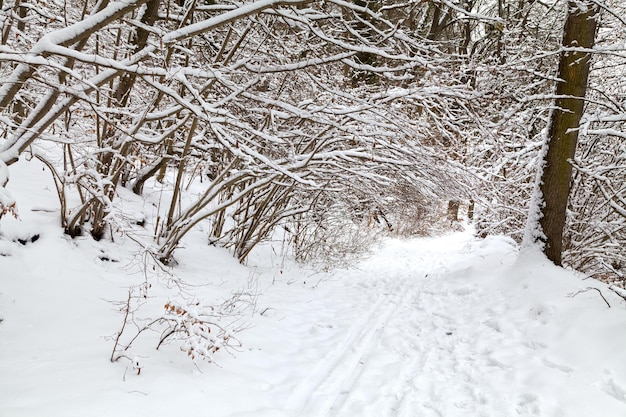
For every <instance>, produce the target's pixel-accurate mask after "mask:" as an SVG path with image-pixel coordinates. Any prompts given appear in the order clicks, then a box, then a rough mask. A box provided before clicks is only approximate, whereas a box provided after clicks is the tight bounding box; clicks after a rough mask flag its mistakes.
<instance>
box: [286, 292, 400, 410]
mask: <svg viewBox="0 0 626 417" xmlns="http://www.w3.org/2000/svg"><path fill="white" fill-rule="evenodd" d="M399 298H400V297H397V296H396V297H394V296H391V295H384V296H381V297H379V299H378V301H377V302H376V303H375V304H374V306H372V308H371V309H370V310H369V312H368V314H367V315H366V316H364V317H363V318H362V319H361V320H359V321H358V322H357V323H356V324H355V325H353V326H352V327H351V328H350V330H349V331H348V334H347V335H346V337H345V338H344V339H343V341H342V342H341V343H340V344H339V346H337V347H336V348H335V349H333V350H332V351H330V352H329V353H328V354H327V355H326V356H325V357H324V359H323V360H322V361H321V362H320V363H319V364H318V365H317V366H316V367H315V369H314V370H313V371H312V373H311V374H310V375H309V376H308V377H307V378H306V379H305V380H304V381H302V382H301V383H300V384H299V385H298V386H297V387H296V389H295V390H294V392H293V394H292V395H291V396H290V397H289V399H288V400H287V403H286V406H285V409H286V411H287V412H289V413H290V414H291V415H293V416H303V415H314V416H316V417H317V416H319V417H322V416H328V415H330V414H331V412H332V411H334V410H337V409H339V408H341V406H342V405H343V403H344V402H345V400H346V398H347V395H348V393H349V392H350V389H351V388H352V387H353V386H354V385H355V383H356V381H357V380H358V378H359V376H360V374H361V372H362V369H361V368H362V366H360V365H361V364H362V359H363V358H364V357H365V356H366V355H367V354H368V352H370V351H371V349H372V348H373V346H374V345H375V340H376V337H375V336H376V335H379V334H380V333H382V330H383V329H384V328H385V324H386V323H387V321H388V320H389V318H390V317H391V316H392V315H393V313H394V312H395V311H396V310H397V308H398V307H399V306H400V305H401V301H400V300H399ZM316 400H317V401H316Z"/></svg>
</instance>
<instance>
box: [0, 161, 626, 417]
mask: <svg viewBox="0 0 626 417" xmlns="http://www.w3.org/2000/svg"><path fill="white" fill-rule="evenodd" d="M32 164H35V162H31V163H26V162H25V161H20V162H19V163H18V164H16V165H13V166H11V174H12V176H11V178H12V180H11V182H10V183H9V185H8V186H9V188H10V189H11V191H12V193H13V194H14V195H15V198H16V200H17V202H18V208H19V213H20V219H19V220H15V219H12V218H11V217H10V216H6V217H5V218H3V219H2V222H0V232H1V233H2V236H1V238H0V254H1V255H2V256H0V319H1V320H2V321H0V416H2V417H19V416H25V417H26V416H28V417H32V416H46V417H56V416H59V417H61V416H62V417H72V416H77V417H78V416H80V417H85V416H90V417H97V416H116V417H124V416H129V417H131V416H132V417H138V416H150V417H158V416H168V415H200V416H217V417H219V416H233V417H235V416H236V417H269V416H280V417H286V416H292V417H298V416H316V417H317V416H344V417H345V416H359V417H386V416H406V417H421V416H424V417H430V416H440V417H441V416H443V417H455V416H459V417H473V416H484V417H508V416H542V417H543V416H545V417H547V416H550V417H552V416H554V417H558V416H563V417H565V416H581V417H589V416H602V417H613V416H614V417H619V416H626V349H625V348H624V346H626V331H625V330H626V303H625V302H624V300H623V299H622V298H620V297H619V296H617V295H616V294H615V293H614V292H612V291H611V290H610V289H609V288H608V287H607V286H605V285H603V284H601V283H598V282H596V281H593V280H590V279H586V280H585V279H584V277H583V276H581V275H579V274H575V273H573V272H569V271H565V270H563V269H560V268H557V267H555V266H552V265H551V264H550V263H549V262H548V261H546V260H545V259H544V258H542V257H541V256H538V255H536V254H533V255H529V256H526V257H524V258H522V259H518V248H517V246H516V245H515V244H514V242H512V241H511V240H509V239H507V238H506V237H488V238H486V239H483V240H479V239H476V238H474V237H472V234H471V231H468V232H463V233H455V234H451V235H448V236H443V237H437V238H422V239H408V240H397V239H395V240H394V239H389V240H386V241H384V243H383V244H382V245H381V246H380V247H376V248H374V249H373V250H372V253H371V254H370V255H369V256H368V257H367V259H365V260H363V261H361V262H359V263H358V264H356V265H355V266H354V267H353V268H350V269H342V270H334V271H330V272H325V273H316V272H315V271H314V270H313V269H310V268H307V267H303V266H298V265H296V264H295V263H294V262H292V261H290V260H289V258H288V257H285V256H282V255H281V254H280V246H279V245H275V247H272V246H271V245H265V246H263V247H261V248H259V249H258V250H256V251H255V252H254V253H253V254H252V256H251V258H250V260H249V261H248V264H247V265H246V266H242V265H240V264H238V263H237V262H236V261H235V260H234V259H233V258H232V257H231V256H230V254H229V253H228V252H227V251H226V250H223V249H219V248H215V247H210V246H207V245H206V236H204V235H203V234H202V233H200V232H198V233H196V234H191V235H190V236H189V238H188V239H187V240H186V242H185V246H186V247H185V248H183V249H181V250H179V252H177V254H176V256H177V259H178V261H179V264H178V265H177V266H176V267H174V269H173V270H172V272H173V273H174V274H175V276H176V279H177V281H173V280H172V279H169V278H168V277H167V275H166V274H163V273H157V272H158V270H157V271H152V270H151V269H150V270H149V271H147V272H146V273H145V274H144V273H142V272H141V268H140V266H141V263H142V262H140V261H141V260H142V258H141V256H140V252H139V251H138V249H137V247H136V246H134V243H133V242H132V241H131V240H130V239H127V238H124V237H123V236H116V240H115V243H112V242H110V241H104V240H103V241H100V242H95V241H93V240H92V239H90V238H88V237H79V238H75V239H70V238H69V237H67V236H64V235H63V234H62V231H61V230H60V227H59V226H58V213H57V212H55V211H54V210H55V207H56V201H55V198H56V195H55V192H54V189H53V186H52V185H51V181H50V179H49V178H48V176H47V173H46V172H43V171H41V168H40V167H39V166H37V169H33V165H32ZM125 204H131V203H128V202H126V203H125ZM133 204H139V203H137V202H135V203H133ZM149 209H150V207H142V206H140V205H138V206H137V207H136V212H137V213H142V212H143V213H146V212H147V211H149ZM35 234H38V235H39V239H37V240H36V241H35V242H30V241H29V239H31V238H32V236H33V235H35ZM17 239H20V240H22V241H26V244H25V245H23V244H21V243H19V241H17ZM14 240H15V241H14ZM101 258H105V259H109V260H108V261H107V260H101ZM113 261H116V262H113ZM146 274H147V275H146ZM146 276H148V280H149V282H150V283H151V286H150V288H149V289H148V290H147V292H146V299H145V303H146V304H145V305H144V307H142V309H140V310H138V311H137V314H138V315H141V314H145V315H150V314H153V315H154V316H153V317H154V318H156V317H157V316H158V314H159V313H158V311H159V308H161V309H162V306H163V305H164V304H165V303H166V302H167V301H169V300H170V298H171V297H172V294H173V293H174V291H173V290H174V289H175V288H177V286H181V288H183V290H184V292H185V294H187V296H188V297H192V298H194V299H198V300H203V302H205V303H209V304H210V303H219V302H220V300H223V299H225V298H228V297H229V296H230V294H232V293H233V292H234V291H243V292H248V293H252V294H257V297H256V298H254V300H253V301H251V302H250V308H249V310H247V312H246V313H245V314H244V316H242V317H239V318H238V320H239V322H240V323H242V324H245V326H246V327H247V328H246V329H245V330H243V331H242V332H240V333H238V334H237V337H238V339H239V340H240V342H241V343H242V347H241V348H240V349H238V351H236V352H233V354H232V355H231V354H229V353H227V352H221V351H220V352H218V353H217V354H216V355H215V360H216V362H217V365H216V364H211V363H207V362H206V361H205V362H203V361H201V360H199V361H198V362H197V363H194V362H192V361H191V360H190V359H189V358H188V357H187V356H186V355H185V354H184V353H183V352H181V351H180V349H179V347H178V346H177V345H176V343H171V344H169V345H166V346H163V347H161V348H160V349H159V350H156V349H155V346H156V343H155V341H156V340H158V334H157V335H151V334H150V333H148V334H146V335H145V336H146V337H145V338H144V339H141V340H138V341H137V346H134V347H133V349H134V350H133V351H132V353H131V352H129V354H132V355H133V360H136V361H138V362H139V364H140V366H141V372H140V373H139V374H137V372H136V370H134V369H133V364H132V363H131V362H130V361H127V360H120V361H118V362H115V363H111V362H110V361H109V357H110V355H111V349H112V348H113V341H112V340H111V337H112V336H114V335H115V333H116V332H117V331H118V330H119V329H120V325H121V322H122V315H121V313H120V312H119V306H118V305H116V304H115V302H119V301H123V300H125V298H126V296H127V293H128V287H129V286H140V285H141V283H143V282H144V281H145V280H146ZM588 287H594V288H597V289H598V290H599V291H600V292H601V293H602V294H603V295H604V297H605V298H606V300H607V301H608V302H609V303H610V305H611V308H609V307H607V305H606V303H605V302H604V300H603V299H602V298H601V296H600V293H599V292H598V291H596V290H590V291H586V292H580V293H578V292H579V291H581V290H586V289H587V288H588Z"/></svg>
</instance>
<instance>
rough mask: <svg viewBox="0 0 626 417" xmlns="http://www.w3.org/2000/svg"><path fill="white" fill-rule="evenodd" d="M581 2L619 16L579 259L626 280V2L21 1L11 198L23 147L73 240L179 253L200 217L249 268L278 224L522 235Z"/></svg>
mask: <svg viewBox="0 0 626 417" xmlns="http://www.w3.org/2000/svg"><path fill="white" fill-rule="evenodd" d="M568 5H569V7H570V8H580V10H583V11H584V10H586V9H588V8H596V9H597V11H598V13H599V17H598V19H597V20H598V30H597V34H596V39H595V47H594V50H593V61H592V71H591V75H590V77H589V86H588V89H587V100H586V101H585V109H584V115H582V120H581V122H580V131H579V138H578V139H579V141H578V148H577V152H576V156H575V158H574V159H573V160H571V164H572V165H573V167H574V173H573V178H572V190H571V195H570V199H569V202H568V206H567V219H566V222H567V224H566V227H565V232H564V238H563V242H564V248H563V263H564V264H565V265H567V266H569V267H571V268H574V269H576V270H579V271H583V272H585V273H587V274H589V275H591V276H594V277H597V278H600V279H603V280H606V281H616V282H621V281H622V280H623V278H624V269H623V268H624V267H626V259H625V256H626V255H625V254H624V252H623V250H621V248H622V247H623V244H624V243H625V239H626V234H625V231H624V220H625V216H626V194H625V193H626V189H625V188H624V185H623V181H622V178H623V175H624V158H625V155H626V153H625V148H624V144H623V138H624V135H625V133H624V132H623V129H622V127H623V122H624V120H625V119H626V111H625V107H624V84H625V83H624V80H623V66H624V62H625V58H626V54H625V51H624V48H625V44H624V42H625V39H624V35H623V33H624V30H625V29H626V27H625V23H626V22H625V21H624V20H623V18H622V17H623V16H625V15H626V13H625V10H624V8H625V7H626V6H624V4H623V2H621V1H595V0H594V1H581V0H577V1H569V2H567V1H563V0H558V1H552V0H550V1H543V0H542V1H539V0H514V1H513V0H497V1H496V0H463V1H454V0H432V1H406V2H405V1H385V0H381V1H361V0H354V1H343V0H337V1H333V0H330V1H295V0H287V1H275V0H274V1H271V0H262V1H253V2H243V3H240V2H220V3H216V2H213V1H196V0H191V1H178V2H168V1H160V0H137V1H122V2H109V1H107V0H102V1H98V2H93V1H84V2H75V1H50V2H46V1H16V2H4V3H0V6H1V7H2V16H1V19H2V20H1V22H2V23H1V32H2V33H1V38H2V39H1V47H0V61H1V63H2V64H1V71H2V76H1V77H2V85H1V86H0V108H2V117H1V118H0V129H1V131H0V135H1V137H2V139H0V180H1V181H0V183H2V185H4V188H2V189H0V190H1V192H0V208H1V209H2V210H1V212H2V214H3V215H10V214H13V215H17V213H18V212H19V202H17V205H15V203H16V202H15V201H14V199H13V198H12V197H11V194H10V188H11V185H10V184H11V183H10V182H7V181H8V178H9V171H10V168H7V166H9V167H10V166H11V164H13V163H14V162H16V161H17V160H18V158H19V157H20V156H22V155H23V156H25V157H26V158H38V159H40V160H41V161H43V162H44V163H45V164H46V166H47V167H48V169H49V171H50V175H52V176H53V178H54V181H55V184H56V188H57V192H58V197H59V208H60V219H59V225H60V227H62V228H63V229H64V230H65V231H66V233H68V234H69V235H71V236H77V235H81V234H91V235H92V236H93V237H94V239H97V240H99V239H102V238H106V239H114V238H115V235H116V234H124V235H131V236H133V237H134V238H135V239H136V240H137V242H138V243H140V244H141V245H142V246H143V248H144V250H145V251H146V253H149V254H150V255H151V256H152V257H154V259H155V261H157V262H160V263H164V264H172V263H173V262H175V252H176V248H177V247H178V246H179V245H180V244H181V239H183V237H184V236H185V235H186V234H187V233H188V232H189V231H190V230H191V229H193V228H194V227H196V226H198V224H200V223H203V224H208V225H209V226H206V227H207V234H208V242H209V243H211V244H216V245H221V246H225V247H228V248H230V249H231V250H232V252H233V254H234V256H235V257H236V258H237V259H239V260H240V261H242V262H243V261H244V260H245V259H246V257H247V255H248V254H249V253H250V251H251V250H252V249H253V248H254V246H255V245H257V244H258V243H259V242H262V241H264V240H266V239H269V238H272V239H276V238H280V239H283V240H284V243H285V245H288V246H289V248H291V249H292V250H293V253H294V254H295V256H296V257H297V258H298V259H299V260H302V261H313V260H320V259H324V260H335V261H340V260H341V259H342V258H343V256H344V255H345V253H347V252H353V251H355V250H358V249H359V248H360V247H362V246H363V245H364V244H365V242H366V241H367V239H366V236H365V235H371V234H372V233H371V232H372V230H371V229H372V226H376V228H377V229H378V232H381V231H382V232H386V233H392V234H397V235H413V234H428V233H430V232H432V231H433V230H434V229H436V228H441V227H449V223H448V221H447V220H446V214H445V211H446V209H448V215H449V216H451V218H456V217H457V210H458V208H459V207H464V208H465V210H467V213H468V215H469V217H470V218H472V219H473V221H474V222H475V223H476V225H477V229H478V233H479V234H480V235H483V236H485V235H487V234H494V233H502V234H506V235H508V236H510V237H512V238H513V239H515V240H517V241H521V239H522V237H523V233H524V225H525V223H526V217H527V212H528V208H529V204H530V201H531V196H532V193H533V191H532V190H533V185H534V183H535V176H536V166H537V161H538V159H540V158H541V155H540V150H541V147H542V143H543V142H544V141H545V136H546V135H545V129H546V126H547V124H548V121H549V117H550V114H551V110H550V109H551V108H553V107H554V105H553V103H554V100H555V94H554V91H555V84H556V81H557V80H558V77H557V76H558V73H557V69H558V62H559V56H561V55H562V54H566V53H567V51H566V48H564V47H562V45H561V41H562V38H563V26H564V20H565V17H566V15H567V7H568ZM587 52H588V51H587ZM198 182H199V183H201V184H202V185H201V187H200V191H198V192H195V193H193V196H189V193H188V192H187V191H188V190H189V187H190V186H191V184H192V183H198ZM131 193H132V194H135V195H136V196H138V197H137V198H143V199H146V201H150V202H151V203H153V204H154V205H155V207H156V209H155V210H154V215H151V216H146V215H145V214H144V213H131V212H127V211H125V210H124V204H122V203H121V202H122V201H123V200H124V199H127V198H134V197H131V196H130V194H131ZM185 194H187V196H185ZM363 226H369V228H368V227H363ZM277 236H280V237H277Z"/></svg>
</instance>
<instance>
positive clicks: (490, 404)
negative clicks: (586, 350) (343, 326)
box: [285, 249, 571, 417]
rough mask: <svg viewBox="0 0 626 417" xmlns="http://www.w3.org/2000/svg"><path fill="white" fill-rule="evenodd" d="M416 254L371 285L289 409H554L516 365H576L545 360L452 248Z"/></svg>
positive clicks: (324, 415)
mask: <svg viewBox="0 0 626 417" xmlns="http://www.w3.org/2000/svg"><path fill="white" fill-rule="evenodd" d="M446 251H447V252H448V253H449V249H447V250H446ZM406 255H407V256H406V257H405V258H404V259H405V262H404V265H397V266H395V267H394V266H392V265H387V266H386V267H385V268H387V271H388V272H387V278H386V279H384V280H383V281H382V282H380V281H379V282H372V283H371V287H370V288H369V290H370V292H371V293H372V294H373V295H372V297H371V300H372V302H371V303H370V307H369V309H368V310H366V311H363V312H362V314H361V319H360V320H358V321H356V322H355V323H354V324H353V325H351V326H350V327H349V329H348V330H347V332H346V335H345V337H344V338H343V340H342V341H341V342H340V343H339V344H337V345H336V346H334V347H333V348H332V349H331V350H330V351H328V352H327V353H326V355H325V356H324V358H323V359H322V360H321V362H319V363H318V364H317V365H316V366H315V368H314V369H313V370H312V372H311V373H310V374H309V375H308V376H307V377H306V378H304V379H303V380H302V381H301V382H300V383H299V384H298V385H297V386H296V388H295V389H294V391H293V393H292V394H291V396H290V397H289V398H288V400H287V403H286V405H285V411H287V413H288V414H289V415H291V416H311V417H313V416H314V417H350V416H376V417H387V416H401V417H411V416H423V417H429V416H442V417H452V416H493V417H496V416H498V417H501V416H509V415H515V416H535V415H544V414H543V413H542V410H541V409H540V407H541V402H540V401H539V397H538V396H537V394H535V393H534V392H533V391H532V390H526V391H525V387H526V386H528V381H525V380H523V375H524V373H522V376H520V372H519V370H520V367H519V366H518V365H516V363H520V361H521V362H522V363H533V366H541V367H544V368H547V369H548V372H557V373H562V374H564V375H565V374H568V373H569V372H571V369H570V368H568V367H567V366H566V365H562V364H559V363H558V362H556V361H552V360H550V359H548V358H541V349H542V346H541V345H540V344H536V343H533V341H532V340H527V339H528V336H527V335H522V334H520V333H519V331H517V330H516V327H515V326H514V325H513V324H508V325H507V323H504V322H503V321H502V320H500V316H501V314H502V313H503V311H496V310H494V309H492V308H491V307H490V305H491V304H492V303H491V302H490V297H494V296H498V294H492V293H488V292H486V291H485V290H484V289H481V288H480V287H478V286H476V285H475V284H472V283H467V284H464V283H463V282H462V281H463V280H462V278H463V276H464V274H466V273H467V272H468V270H469V268H470V266H469V265H468V266H466V267H465V268H464V267H463V265H457V267H456V268H455V267H454V266H452V268H447V267H443V265H444V264H445V259H442V258H441V256H445V252H442V253H440V254H438V253H433V252H426V253H421V254H419V255H420V258H419V259H411V254H409V253H407V254H406ZM398 259H399V258H396V259H395V261H397V260H398ZM411 265H412V266H411ZM407 270H408V272H407ZM474 272H476V271H474ZM371 275H372V276H373V277H380V276H381V275H384V274H381V271H376V272H374V273H372V274H371ZM380 291H387V292H388V293H383V294H379V292H380ZM498 301H499V302H498V303H495V304H496V305H502V302H501V301H500V300H498ZM531 314H532V313H531ZM534 314H537V315H541V314H545V312H542V311H536V312H535V313H534ZM480 334H484V335H485V336H486V337H484V338H483V337H476V336H477V335H480ZM522 341H524V342H522ZM538 358H539V359H538ZM544 372H545V370H544ZM494 381H495V382H497V384H495V385H494ZM373 393H375V395H373ZM554 415H560V414H559V413H558V411H557V413H556V414H554Z"/></svg>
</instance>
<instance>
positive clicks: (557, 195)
mask: <svg viewBox="0 0 626 417" xmlns="http://www.w3.org/2000/svg"><path fill="white" fill-rule="evenodd" d="M598 13H599V8H598V6H597V5H596V4H595V3H594V2H593V1H591V0H584V1H581V0H578V1H568V15H567V19H566V21H565V28H564V31H563V47H564V48H565V50H564V51H563V52H561V57H560V61H559V79H560V80H561V82H559V84H558V85H557V88H556V95H557V99H556V108H555V110H554V111H553V112H552V117H551V120H550V126H549V130H548V150H547V154H546V156H545V165H544V170H543V174H542V176H541V183H540V190H541V193H542V196H543V201H544V203H545V205H544V207H543V209H542V217H541V219H540V220H539V224H540V226H541V229H542V231H543V234H544V235H545V246H544V253H545V254H546V256H547V257H548V259H550V260H551V261H552V262H554V263H555V264H557V265H561V256H562V250H563V228H564V226H565V220H566V209H567V200H568V197H569V193H570V183H571V175H572V166H571V164H570V160H571V159H573V158H574V153H575V151H576V142H577V140H578V128H579V123H580V119H581V117H582V114H583V110H584V97H585V93H586V90H587V79H588V77H589V67H590V60H591V55H590V54H589V53H587V52H583V51H571V50H568V48H583V49H591V48H593V46H594V42H595V35H596V26H597V17H598Z"/></svg>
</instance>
